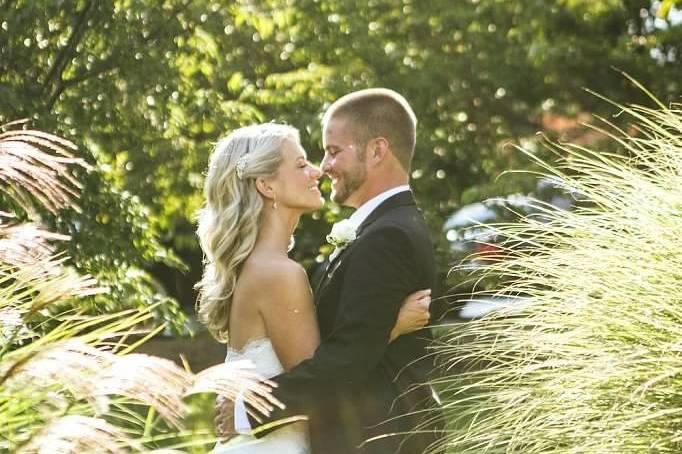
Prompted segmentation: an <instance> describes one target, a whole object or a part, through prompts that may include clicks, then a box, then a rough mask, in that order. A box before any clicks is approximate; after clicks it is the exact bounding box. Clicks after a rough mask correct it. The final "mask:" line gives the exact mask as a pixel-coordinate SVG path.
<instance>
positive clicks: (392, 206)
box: [251, 191, 442, 454]
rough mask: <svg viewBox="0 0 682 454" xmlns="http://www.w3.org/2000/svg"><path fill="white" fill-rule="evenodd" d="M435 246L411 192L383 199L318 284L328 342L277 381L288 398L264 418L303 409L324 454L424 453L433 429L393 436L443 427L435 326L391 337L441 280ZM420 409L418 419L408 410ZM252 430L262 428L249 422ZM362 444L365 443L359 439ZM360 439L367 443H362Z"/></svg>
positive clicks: (279, 395) (322, 330) (313, 441)
mask: <svg viewBox="0 0 682 454" xmlns="http://www.w3.org/2000/svg"><path fill="white" fill-rule="evenodd" d="M435 276H436V269H435V260H434V255H433V246H432V244H431V239H430V237H429V232H428V229H427V227H426V225H425V223H424V219H423V217H422V215H421V213H420V212H419V210H418V209H417V206H416V204H415V201H414V198H413V197H412V193H411V192H409V191H406V192H401V193H399V194H396V195H394V196H392V197H390V198H389V199H387V200H386V201H384V202H383V203H382V204H380V205H379V206H378V207H377V208H376V209H375V210H374V211H373V212H372V213H371V214H370V216H369V217H368V218H367V219H366V220H365V221H364V222H363V223H362V225H361V226H360V227H359V228H358V231H357V238H356V240H355V241H354V242H352V243H351V244H350V245H348V246H347V247H346V248H345V249H344V250H343V251H342V252H341V253H340V254H339V255H338V256H337V257H336V258H335V259H334V260H333V261H332V262H331V263H330V264H329V266H328V267H327V270H326V273H325V274H324V275H323V276H322V277H321V279H320V281H319V282H318V283H317V284H316V285H315V304H316V307H317V318H318V322H319V326H320V334H321V343H320V346H319V347H318V348H317V350H316V351H315V354H314V356H313V357H312V358H310V359H308V360H305V361H303V362H302V363H301V364H299V365H298V366H296V367H295V368H293V369H292V370H291V371H289V372H287V373H284V374H281V375H279V376H277V377H275V378H273V380H274V381H275V382H276V383H277V385H278V387H277V388H276V389H275V391H274V395H275V397H277V398H278V399H279V400H281V401H282V402H283V403H285V404H286V406H287V408H286V409H285V410H279V409H278V410H277V411H275V412H274V413H273V414H272V415H271V416H270V418H268V419H267V420H266V421H264V423H266V424H267V423H269V422H273V421H276V420H281V419H284V418H287V417H290V416H294V415H299V414H305V415H307V416H308V417H309V427H310V434H311V444H312V448H313V452H314V453H316V454H318V453H319V454H322V453H324V454H336V453H338V454H349V453H359V452H362V453H372V454H384V453H385V454H394V453H396V452H400V453H405V454H418V453H420V452H423V451H424V449H425V448H426V445H428V444H430V443H431V442H433V441H434V437H433V435H430V436H410V437H407V438H405V437H403V436H390V437H383V438H380V439H378V440H375V441H370V442H366V443H364V444H363V442H364V441H365V440H367V439H368V438H371V437H374V436H379V435H382V434H386V433H396V432H405V431H409V430H411V429H414V426H415V425H416V424H423V423H427V424H428V428H429V429H438V428H440V426H441V424H442V422H441V419H440V413H439V412H438V411H437V410H429V409H433V408H435V404H434V401H433V400H432V393H431V390H430V388H428V387H426V386H418V385H419V384H421V383H424V382H425V381H426V380H427V379H428V375H429V373H430V372H431V370H432V369H433V362H432V361H430V360H428V359H427V351H426V346H427V345H428V343H429V342H430V340H431V336H430V333H429V331H428V330H422V331H420V332H417V333H411V334H408V335H404V336H401V337H399V338H398V339H396V340H395V341H394V342H392V343H390V344H389V342H388V341H389V337H390V332H391V330H392V328H393V326H394V325H395V322H396V319H397V314H398V312H399V310H400V305H401V303H402V301H403V299H404V298H405V297H406V296H407V295H409V294H410V293H412V292H414V291H416V290H419V289H426V288H434V285H435ZM408 412H413V413H415V412H416V415H413V416H409V417H408V416H404V415H405V414H406V413H408ZM251 422H252V424H254V427H255V426H257V425H258V423H256V422H255V421H254V420H251ZM361 445H362V446H361ZM360 446H361V447H360Z"/></svg>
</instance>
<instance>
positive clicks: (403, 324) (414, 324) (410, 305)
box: [390, 289, 431, 342]
mask: <svg viewBox="0 0 682 454" xmlns="http://www.w3.org/2000/svg"><path fill="white" fill-rule="evenodd" d="M430 304H431V289H426V290H418V291H416V292H414V293H412V294H410V295H408V296H407V297H406V298H405V299H404V300H403V303H402V305H401V307H400V312H399V313H398V319H397V320H396V322H395V326H394V327H393V329H392V330H391V338H390V342H392V341H393V340H395V339H396V338H397V337H399V336H402V335H403V334H408V333H411V332H413V331H417V330H420V329H422V328H424V327H425V326H426V325H427V323H429V319H430V317H431V314H430V313H429V305H430Z"/></svg>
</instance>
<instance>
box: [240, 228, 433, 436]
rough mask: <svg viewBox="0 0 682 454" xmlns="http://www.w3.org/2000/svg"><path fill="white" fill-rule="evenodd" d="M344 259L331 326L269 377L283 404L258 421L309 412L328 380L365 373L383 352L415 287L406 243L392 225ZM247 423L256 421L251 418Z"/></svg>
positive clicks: (413, 259)
mask: <svg viewBox="0 0 682 454" xmlns="http://www.w3.org/2000/svg"><path fill="white" fill-rule="evenodd" d="M345 260H347V261H348V262H347V263H346V264H345V266H346V267H347V269H346V272H345V275H344V284H343V287H342V290H341V295H340V305H339V311H338V316H337V319H336V323H335V328H334V331H333V332H332V333H331V334H330V335H329V336H327V337H326V338H325V339H323V340H322V342H321V343H320V345H319V347H318V348H317V349H316V350H315V354H314V355H313V357H312V358H310V359H308V360H305V361H303V362H302V363H301V364H299V365H298V366H296V367H294V368H293V369H292V370H291V371H289V372H288V373H284V374H281V375H279V376H277V377H275V378H273V379H272V380H273V381H275V382H276V383H277V385H278V387H277V388H276V389H275V390H274V393H273V394H274V396H275V397H276V398H277V399H279V400H280V401H282V402H283V403H284V404H285V405H286V408H285V409H283V410H279V409H277V410H275V411H274V412H273V413H272V414H271V415H270V417H269V418H267V419H266V420H265V421H264V423H268V422H272V421H276V420H279V419H283V418H286V417H289V416H292V415H298V414H308V415H310V414H314V412H315V411H316V408H317V405H316V404H317V402H318V401H319V400H320V399H323V398H324V397H325V391H326V389H328V388H327V386H328V385H331V384H335V383H352V382H360V381H363V380H364V379H365V378H367V376H368V375H369V374H370V373H371V371H372V370H374V369H375V367H376V366H377V365H378V364H379V362H380V360H381V358H382V357H383V355H384V352H385V350H386V348H387V345H388V343H389V337H390V333H391V330H392V328H393V326H394V324H395V322H396V318H397V314H398V312H399V310H400V305H401V303H402V301H403V299H404V298H405V296H407V295H408V294H410V293H411V292H413V291H414V290H417V287H418V282H419V271H420V270H419V269H418V266H417V263H416V257H415V254H414V251H413V248H412V243H411V241H410V238H409V235H408V234H407V232H406V231H404V230H403V229H401V228H400V227H398V226H390V227H384V228H381V229H376V230H374V231H372V232H367V233H366V234H365V235H363V236H362V237H360V238H358V240H357V243H356V244H355V245H353V250H352V251H349V255H348V256H347V257H346V259H345ZM251 424H252V426H253V427H256V426H259V425H260V424H261V423H258V422H256V421H255V420H253V419H251Z"/></svg>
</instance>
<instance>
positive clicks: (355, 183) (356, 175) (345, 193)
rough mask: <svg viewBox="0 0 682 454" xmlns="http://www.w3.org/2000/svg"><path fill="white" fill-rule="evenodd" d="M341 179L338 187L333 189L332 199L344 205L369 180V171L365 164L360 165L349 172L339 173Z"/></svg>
mask: <svg viewBox="0 0 682 454" xmlns="http://www.w3.org/2000/svg"><path fill="white" fill-rule="evenodd" d="M338 175H339V177H340V178H339V179H338V181H337V184H336V187H335V188H332V189H333V191H332V195H331V199H332V201H334V202H335V203H338V204H339V205H342V204H343V203H344V202H345V201H346V200H348V198H349V197H350V196H351V195H353V193H354V192H355V191H357V190H358V189H359V188H360V186H362V185H363V183H364V182H365V180H366V179H367V170H365V167H364V165H363V163H358V164H357V165H356V166H354V167H353V168H352V169H351V170H350V171H349V172H344V173H340V172H339V173H338Z"/></svg>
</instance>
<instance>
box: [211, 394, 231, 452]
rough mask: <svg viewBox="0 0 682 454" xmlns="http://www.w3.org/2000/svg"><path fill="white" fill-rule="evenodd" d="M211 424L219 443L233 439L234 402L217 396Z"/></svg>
mask: <svg viewBox="0 0 682 454" xmlns="http://www.w3.org/2000/svg"><path fill="white" fill-rule="evenodd" d="M213 422H214V424H215V429H216V434H217V435H218V439H219V440H220V441H222V442H225V441H227V440H229V439H230V438H232V437H234V436H235V430H234V402H232V401H231V400H230V399H228V398H227V397H225V396H221V395H218V397H216V401H215V419H214V420H213Z"/></svg>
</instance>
